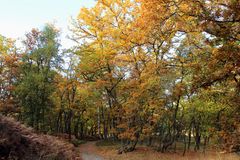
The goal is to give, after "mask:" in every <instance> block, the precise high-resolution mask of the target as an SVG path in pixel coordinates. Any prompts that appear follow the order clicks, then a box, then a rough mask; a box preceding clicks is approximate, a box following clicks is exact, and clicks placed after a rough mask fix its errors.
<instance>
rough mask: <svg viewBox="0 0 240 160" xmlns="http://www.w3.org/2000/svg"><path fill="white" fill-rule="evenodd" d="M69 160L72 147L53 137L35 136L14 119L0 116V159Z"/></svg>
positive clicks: (73, 155) (71, 155)
mask: <svg viewBox="0 0 240 160" xmlns="http://www.w3.org/2000/svg"><path fill="white" fill-rule="evenodd" d="M2 158H3V159H26V160H27V159H29V160H32V159H42V160H48V159H49V160H50V159H51V160H52V159H58V160H71V159H80V158H77V154H76V152H75V149H74V147H73V145H71V144H69V143H67V142H64V141H61V140H59V139H57V138H56V137H53V136H48V135H43V134H37V133H35V132H34V130H33V129H31V128H28V127H26V126H24V125H22V124H20V123H19V122H16V121H15V120H14V119H11V118H7V117H4V116H1V115H0V159H2Z"/></svg>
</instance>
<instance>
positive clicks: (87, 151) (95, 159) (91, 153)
mask: <svg viewBox="0 0 240 160" xmlns="http://www.w3.org/2000/svg"><path fill="white" fill-rule="evenodd" d="M79 151H80V154H81V157H82V159H83V160H104V158H103V157H102V156H100V155H98V154H97V147H96V142H87V143H85V144H82V145H80V147H79Z"/></svg>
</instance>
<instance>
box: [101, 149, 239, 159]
mask: <svg viewBox="0 0 240 160" xmlns="http://www.w3.org/2000/svg"><path fill="white" fill-rule="evenodd" d="M98 154H99V155H101V156H103V157H105V158H106V159H107V160H240V156H238V155H237V154H222V153H219V152H214V151H211V152H210V151H208V152H206V153H205V154H203V153H201V152H188V153H186V155H185V156H182V153H159V152H157V151H155V150H153V149H151V148H147V147H137V149H136V150H135V151H134V152H131V153H124V154H121V155H118V154H117V151H116V147H109V146H108V147H98Z"/></svg>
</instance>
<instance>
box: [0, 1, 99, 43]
mask: <svg viewBox="0 0 240 160" xmlns="http://www.w3.org/2000/svg"><path fill="white" fill-rule="evenodd" d="M95 3H96V2H95V0H0V34H1V35H3V36H5V37H8V38H14V39H19V40H20V39H21V38H22V37H24V35H25V33H26V32H29V31H31V29H32V28H41V27H43V26H44V24H46V23H54V24H55V26H56V27H57V28H59V29H60V30H61V32H62V34H61V41H62V45H63V47H70V46H71V45H72V44H73V43H72V42H71V40H69V39H67V38H66V35H67V34H68V26H69V24H70V19H71V17H73V18H75V17H76V16H77V15H78V13H79V11H80V8H81V7H92V6H93V5H94V4H95Z"/></svg>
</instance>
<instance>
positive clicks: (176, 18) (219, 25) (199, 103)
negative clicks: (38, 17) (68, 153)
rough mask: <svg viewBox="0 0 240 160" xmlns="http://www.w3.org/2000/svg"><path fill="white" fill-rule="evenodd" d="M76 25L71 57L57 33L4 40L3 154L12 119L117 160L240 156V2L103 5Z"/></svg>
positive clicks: (151, 0) (0, 50)
mask: <svg viewBox="0 0 240 160" xmlns="http://www.w3.org/2000/svg"><path fill="white" fill-rule="evenodd" d="M69 26H70V27H69V28H70V30H71V34H70V35H69V38H70V39H71V40H72V41H73V42H74V44H75V45H74V46H73V47H71V48H63V47H62V44H61V41H60V35H61V32H60V30H59V29H58V28H57V27H55V26H54V25H53V24H46V25H45V27H43V28H40V29H38V28H34V29H32V30H30V31H29V32H28V33H26V35H25V37H23V42H22V44H21V47H19V45H16V40H14V39H11V38H10V37H4V36H0V115H1V116H2V118H0V149H2V150H3V149H4V148H5V149H6V146H4V144H5V141H3V140H1V138H2V137H4V136H5V137H6V136H8V135H10V134H3V133H4V129H3V128H5V127H3V124H5V123H3V122H6V121H5V120H3V119H8V118H7V117H12V118H14V119H15V121H19V122H21V123H23V124H25V125H26V126H28V127H31V128H33V129H34V132H36V133H37V134H47V135H51V136H55V137H65V139H66V140H67V141H69V142H71V143H73V144H75V145H76V144H78V143H81V142H82V141H89V140H94V141H99V140H100V141H113V142H116V143H118V146H119V147H118V149H116V154H126V153H129V152H134V151H135V150H136V148H137V147H138V145H144V146H146V147H149V148H154V150H156V151H158V152H160V153H169V152H179V151H180V152H181V154H182V155H185V154H187V153H188V152H190V151H196V152H202V151H203V152H205V151H206V150H209V148H214V149H218V150H221V151H224V152H226V153H229V152H238V153H239V152H240V1H239V0H98V1H97V2H96V5H95V6H93V7H91V8H81V10H80V12H79V14H78V16H77V17H74V18H73V20H72V23H71V24H69ZM0 34H1V33H0ZM2 34H3V33H2ZM10 119H11V118H10ZM10 121H13V120H10ZM11 124H12V123H11ZM11 126H12V127H14V126H15V127H16V126H18V125H11ZM9 128H10V130H11V127H9ZM27 130H28V129H27ZM12 131H13V130H11V132H12ZM13 132H14V131H13ZM29 132H30V131H29ZM24 133H25V132H24ZM13 139H14V138H13ZM43 139H44V138H43ZM50 139H51V138H50ZM11 140H12V138H11ZM11 142H12V141H11ZM19 143H22V141H21V142H19ZM66 143H68V142H66ZM11 144H12V143H11ZM36 144H37V143H36ZM50 148H51V147H50ZM9 152H10V151H9ZM1 154H3V153H2V152H1V151H0V155H1ZM0 157H1V156H0ZM0 159H1V158H0ZM25 159H26V158H25ZM43 159H44V158H43ZM46 159H47V158H46ZM56 159H58V158H56ZM65 159H69V158H65Z"/></svg>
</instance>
